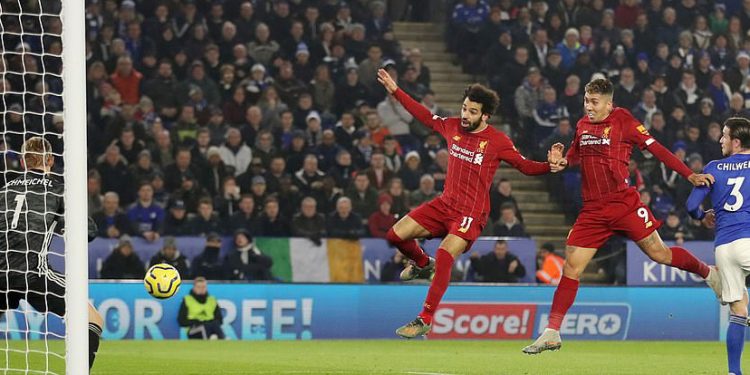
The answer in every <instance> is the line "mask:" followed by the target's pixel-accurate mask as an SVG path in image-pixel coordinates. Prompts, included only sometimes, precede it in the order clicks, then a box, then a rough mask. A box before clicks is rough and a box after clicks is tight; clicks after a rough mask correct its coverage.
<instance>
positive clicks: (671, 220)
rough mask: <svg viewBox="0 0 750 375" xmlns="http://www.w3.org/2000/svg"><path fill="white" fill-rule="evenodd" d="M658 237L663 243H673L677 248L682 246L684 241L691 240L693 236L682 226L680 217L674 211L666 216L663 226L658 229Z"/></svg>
mask: <svg viewBox="0 0 750 375" xmlns="http://www.w3.org/2000/svg"><path fill="white" fill-rule="evenodd" d="M659 235H660V236H661V238H663V239H664V241H674V242H675V244H677V245H678V246H680V245H682V244H683V243H684V242H685V241H686V240H692V239H693V234H692V233H691V232H690V231H689V230H688V228H687V227H686V226H685V225H684V224H682V220H681V219H680V215H679V214H678V213H677V212H675V211H671V212H670V213H669V215H667V220H666V221H665V222H664V225H662V226H661V228H659Z"/></svg>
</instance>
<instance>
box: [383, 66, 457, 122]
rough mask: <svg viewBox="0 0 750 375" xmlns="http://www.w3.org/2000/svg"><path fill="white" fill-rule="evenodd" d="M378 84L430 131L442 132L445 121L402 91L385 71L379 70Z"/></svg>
mask: <svg viewBox="0 0 750 375" xmlns="http://www.w3.org/2000/svg"><path fill="white" fill-rule="evenodd" d="M378 82H380V84H381V85H383V87H385V90H386V91H388V94H390V95H393V97H394V98H396V100H398V102H399V103H401V105H402V106H404V108H406V110H407V111H408V112H409V113H410V114H411V115H412V116H414V117H415V118H416V119H417V120H419V122H421V123H423V124H425V125H426V126H427V127H429V128H430V129H434V130H437V131H440V129H442V128H443V121H444V119H443V118H441V117H439V116H436V115H433V114H432V112H430V110H428V109H427V108H426V107H425V106H423V105H422V104H420V103H418V102H417V101H416V100H414V99H412V98H411V96H409V94H407V93H405V92H404V91H403V90H400V89H399V88H398V85H396V82H395V81H393V78H391V75H390V74H388V72H386V71H385V70H384V69H378Z"/></svg>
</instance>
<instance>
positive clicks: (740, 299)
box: [716, 238, 750, 375]
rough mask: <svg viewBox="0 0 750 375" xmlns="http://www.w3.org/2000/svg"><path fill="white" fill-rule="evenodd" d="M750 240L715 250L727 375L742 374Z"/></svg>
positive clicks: (728, 244) (735, 241)
mask: <svg viewBox="0 0 750 375" xmlns="http://www.w3.org/2000/svg"><path fill="white" fill-rule="evenodd" d="M748 246H750V239H747V238H741V239H738V240H734V241H732V242H730V243H726V244H722V245H719V246H717V247H716V265H717V266H718V267H719V270H718V272H719V273H720V274H721V279H722V291H721V300H722V302H724V303H728V304H729V326H728V327H727V339H726V345H727V365H728V367H729V373H730V374H734V375H741V374H742V366H741V360H742V350H743V349H744V346H745V330H746V329H747V325H748V321H747V304H748V295H747V287H746V286H745V278H746V277H747V275H748V273H749V272H748V271H749V270H750V251H748V250H747V249H748Z"/></svg>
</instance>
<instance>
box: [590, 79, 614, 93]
mask: <svg viewBox="0 0 750 375" xmlns="http://www.w3.org/2000/svg"><path fill="white" fill-rule="evenodd" d="M614 92H615V86H614V85H613V84H612V81H610V80H608V79H606V78H598V79H595V80H593V81H591V82H589V83H587V84H586V93H588V94H602V95H609V96H612V94H614Z"/></svg>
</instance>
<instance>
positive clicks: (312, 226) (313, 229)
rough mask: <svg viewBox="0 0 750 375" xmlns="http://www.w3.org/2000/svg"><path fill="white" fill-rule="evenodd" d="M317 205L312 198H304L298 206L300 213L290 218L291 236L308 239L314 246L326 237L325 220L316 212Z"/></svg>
mask: <svg viewBox="0 0 750 375" xmlns="http://www.w3.org/2000/svg"><path fill="white" fill-rule="evenodd" d="M317 206H318V203H317V202H316V201H315V199H314V198H312V197H305V198H304V199H302V203H301V204H300V212H299V213H296V214H294V217H293V218H292V236H295V237H305V238H309V239H310V240H311V241H313V242H314V243H316V244H318V245H319V244H320V243H321V238H323V237H325V235H326V219H325V217H324V216H323V215H322V214H319V213H318V211H317Z"/></svg>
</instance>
